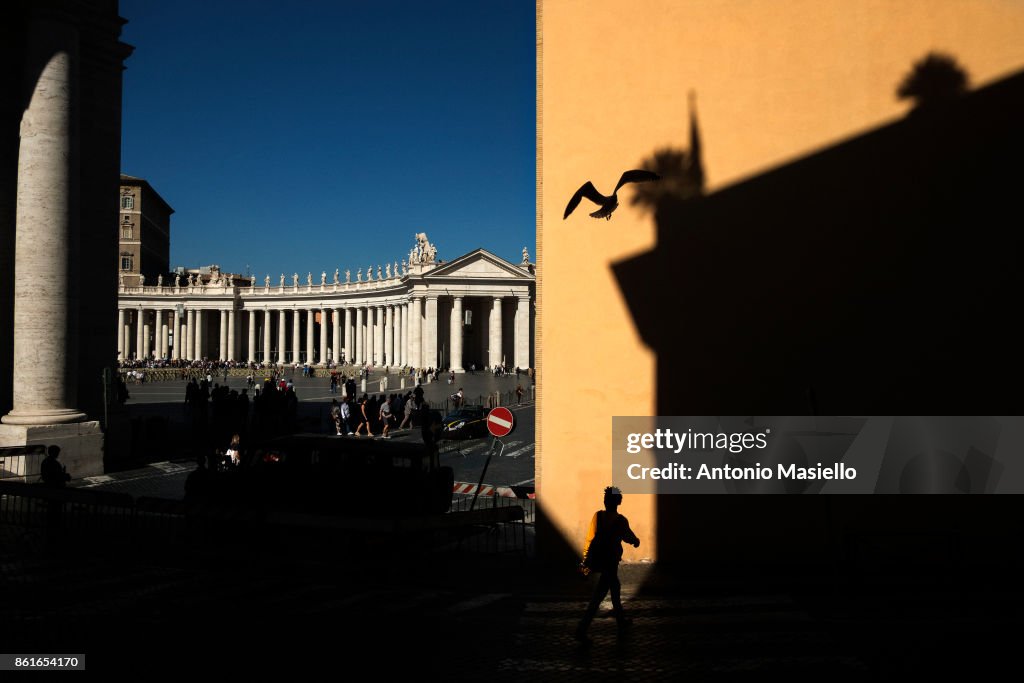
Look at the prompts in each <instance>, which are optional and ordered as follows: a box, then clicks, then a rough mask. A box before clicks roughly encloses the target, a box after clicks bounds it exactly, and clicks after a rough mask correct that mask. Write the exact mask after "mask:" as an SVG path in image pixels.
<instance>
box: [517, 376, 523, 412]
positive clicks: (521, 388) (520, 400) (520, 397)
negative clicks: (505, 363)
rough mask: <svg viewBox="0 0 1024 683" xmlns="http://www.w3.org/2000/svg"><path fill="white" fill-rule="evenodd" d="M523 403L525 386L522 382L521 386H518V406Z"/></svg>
mask: <svg viewBox="0 0 1024 683" xmlns="http://www.w3.org/2000/svg"><path fill="white" fill-rule="evenodd" d="M516 374H519V373H516ZM522 402H523V385H522V383H521V382H520V383H519V384H517V385H516V405H519V404H520V403H522Z"/></svg>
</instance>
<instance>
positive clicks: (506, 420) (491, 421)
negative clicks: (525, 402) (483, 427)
mask: <svg viewBox="0 0 1024 683" xmlns="http://www.w3.org/2000/svg"><path fill="white" fill-rule="evenodd" d="M515 428H516V416H515V415H513V414H512V411H511V410H509V409H508V408H495V409H493V410H492V411H491V412H489V413H488V414H487V431H489V432H490V433H491V435H493V436H496V437H498V438H501V437H503V436H508V435H509V434H511V433H512V430H513V429H515Z"/></svg>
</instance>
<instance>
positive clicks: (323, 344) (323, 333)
mask: <svg viewBox="0 0 1024 683" xmlns="http://www.w3.org/2000/svg"><path fill="white" fill-rule="evenodd" d="M330 310H331V309H329V308H321V309H320V365H327V330H328V326H327V325H328V321H327V317H328V314H329V313H330Z"/></svg>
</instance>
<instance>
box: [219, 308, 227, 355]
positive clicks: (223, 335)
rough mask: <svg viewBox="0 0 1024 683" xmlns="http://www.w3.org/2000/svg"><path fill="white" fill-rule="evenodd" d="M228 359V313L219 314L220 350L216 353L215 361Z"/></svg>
mask: <svg viewBox="0 0 1024 683" xmlns="http://www.w3.org/2000/svg"><path fill="white" fill-rule="evenodd" d="M227 359H228V312H227V311H221V312H220V348H219V350H218V351H217V360H220V361H225V360H227Z"/></svg>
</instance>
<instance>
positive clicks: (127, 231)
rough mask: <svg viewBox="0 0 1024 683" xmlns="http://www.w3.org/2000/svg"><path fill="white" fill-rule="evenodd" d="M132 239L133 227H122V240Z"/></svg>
mask: <svg viewBox="0 0 1024 683" xmlns="http://www.w3.org/2000/svg"><path fill="white" fill-rule="evenodd" d="M131 238H132V226H130V225H124V226H122V227H121V239H123V240H130V239H131Z"/></svg>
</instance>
